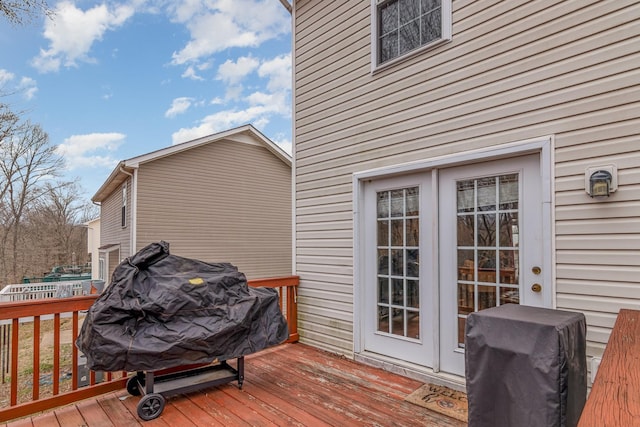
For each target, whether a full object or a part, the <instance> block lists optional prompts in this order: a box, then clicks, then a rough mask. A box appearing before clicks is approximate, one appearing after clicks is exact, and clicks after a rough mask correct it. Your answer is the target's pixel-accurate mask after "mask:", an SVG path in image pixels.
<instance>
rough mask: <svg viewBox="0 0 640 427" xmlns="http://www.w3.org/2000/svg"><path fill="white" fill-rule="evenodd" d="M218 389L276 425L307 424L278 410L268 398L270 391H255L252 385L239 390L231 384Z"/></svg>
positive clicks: (298, 425)
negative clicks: (263, 392)
mask: <svg viewBox="0 0 640 427" xmlns="http://www.w3.org/2000/svg"><path fill="white" fill-rule="evenodd" d="M220 390H221V391H223V392H224V393H226V394H228V395H229V396H231V397H232V398H234V399H236V400H238V402H240V403H241V404H242V405H243V406H244V407H246V408H249V409H251V410H253V411H254V412H257V413H259V414H261V415H262V416H263V417H265V418H267V419H269V421H271V422H273V423H274V424H276V425H279V426H282V425H287V426H297V427H304V426H306V425H309V424H303V423H300V422H298V421H296V420H295V419H294V418H292V417H291V416H289V415H288V414H287V412H286V411H282V410H280V409H279V408H278V407H277V405H274V403H273V400H269V399H270V397H271V396H272V395H271V394H270V393H265V394H260V392H258V393H256V391H255V390H254V387H253V385H251V386H249V387H248V388H244V389H243V390H240V389H238V388H237V387H235V386H233V385H227V386H223V387H220ZM258 395H261V396H263V398H266V399H267V401H264V400H262V399H261V398H260V397H259V396H258ZM270 402H271V403H270ZM314 425H315V424H314Z"/></svg>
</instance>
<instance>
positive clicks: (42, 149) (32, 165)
mask: <svg viewBox="0 0 640 427" xmlns="http://www.w3.org/2000/svg"><path fill="white" fill-rule="evenodd" d="M1 128H8V127H7V126H2V125H0V129H1ZM63 166H64V163H63V159H62V158H61V157H60V156H59V155H58V154H57V153H56V147H55V146H53V145H51V144H50V143H49V137H48V135H47V134H46V133H45V132H44V131H43V130H42V128H41V127H40V126H38V125H33V124H31V123H30V122H26V123H19V122H16V123H15V124H14V125H13V126H12V127H10V129H9V131H8V132H6V133H5V135H4V137H3V138H2V139H1V140H0V190H1V191H2V193H0V194H1V195H2V199H0V227H1V228H0V257H1V258H0V262H1V264H0V268H1V271H2V273H3V276H0V279H4V280H3V282H5V283H6V282H7V281H12V282H15V281H18V280H19V279H20V277H21V272H20V271H19V270H20V269H19V266H20V265H21V259H20V258H21V251H20V247H21V245H20V237H21V231H23V230H22V228H23V220H24V218H25V217H26V215H27V213H28V212H29V210H30V209H34V208H35V206H36V202H37V201H38V200H39V199H40V198H41V197H42V196H43V195H45V194H46V192H47V191H48V190H47V186H45V184H46V183H47V182H48V181H50V180H51V179H52V178H55V176H57V175H58V173H59V171H60V170H61V169H62V167H63Z"/></svg>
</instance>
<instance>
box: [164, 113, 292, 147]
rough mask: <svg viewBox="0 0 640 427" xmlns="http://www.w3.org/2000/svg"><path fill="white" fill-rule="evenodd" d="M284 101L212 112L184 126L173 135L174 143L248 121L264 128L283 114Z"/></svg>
mask: <svg viewBox="0 0 640 427" xmlns="http://www.w3.org/2000/svg"><path fill="white" fill-rule="evenodd" d="M282 111H283V107H282V103H280V105H278V104H271V105H269V104H267V105H260V104H256V105H251V106H249V107H248V108H245V109H241V110H235V109H234V110H225V111H219V112H217V113H214V114H210V115H208V116H206V117H205V118H203V119H202V120H201V121H200V124H199V125H197V126H194V127H192V128H182V129H180V130H178V131H176V132H174V133H173V134H172V135H171V138H172V142H173V144H179V143H181V142H185V141H190V140H192V139H196V138H200V137H202V136H207V135H210V134H212V133H216V132H221V131H223V130H227V129H230V128H233V127H237V126H241V125H244V124H247V123H251V124H253V125H254V126H255V127H257V128H262V127H264V126H266V125H267V124H268V123H269V117H270V116H271V115H273V114H282Z"/></svg>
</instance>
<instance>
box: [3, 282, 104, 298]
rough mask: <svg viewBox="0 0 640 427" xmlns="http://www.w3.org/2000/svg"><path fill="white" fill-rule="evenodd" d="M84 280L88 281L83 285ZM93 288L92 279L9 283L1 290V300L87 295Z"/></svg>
mask: <svg viewBox="0 0 640 427" xmlns="http://www.w3.org/2000/svg"><path fill="white" fill-rule="evenodd" d="M83 282H88V286H89V289H87V284H86V283H85V284H84V285H83ZM90 289H91V281H90V280H72V281H68V282H39V283H23V284H19V285H7V286H5V287H4V289H2V290H0V302H8V301H11V302H13V301H26V300H34V299H44V298H67V297H72V296H77V295H86V294H87V293H89V291H90Z"/></svg>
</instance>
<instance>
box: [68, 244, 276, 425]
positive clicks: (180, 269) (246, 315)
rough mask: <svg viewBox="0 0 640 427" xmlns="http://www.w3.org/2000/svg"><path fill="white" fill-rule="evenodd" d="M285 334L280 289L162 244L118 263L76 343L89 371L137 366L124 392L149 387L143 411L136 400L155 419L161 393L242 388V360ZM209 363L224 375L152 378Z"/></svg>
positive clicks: (161, 403) (200, 371) (197, 373)
mask: <svg viewBox="0 0 640 427" xmlns="http://www.w3.org/2000/svg"><path fill="white" fill-rule="evenodd" d="M287 337H288V330H287V323H286V320H285V319H284V317H283V315H282V313H281V311H280V308H279V305H278V294H277V291H276V290H274V289H268V288H249V286H248V285H247V280H246V277H245V275H244V274H243V273H241V272H239V271H238V269H237V268H236V267H235V266H233V265H231V264H229V263H207V262H203V261H198V260H194V259H189V258H183V257H179V256H176V255H171V254H170V253H169V244H168V243H166V242H160V243H152V244H150V245H148V246H146V247H144V248H143V249H141V250H140V251H139V252H138V253H136V254H135V255H133V256H132V257H129V258H127V259H126V260H125V261H123V262H122V263H121V264H120V265H119V266H118V267H117V268H116V270H115V271H114V273H113V276H112V281H111V284H110V286H109V287H108V288H107V289H106V291H105V292H104V293H103V294H102V295H101V296H100V297H99V298H98V299H97V300H96V302H95V303H94V304H93V306H92V307H91V308H90V309H89V311H88V313H87V317H86V319H85V321H84V323H83V325H82V329H81V331H80V334H79V336H78V339H77V341H76V345H77V346H78V348H79V349H80V350H81V351H82V352H83V353H84V354H85V355H86V357H87V365H88V367H89V368H90V369H92V370H99V371H121V370H125V371H137V372H138V374H137V375H136V376H135V377H132V378H131V380H130V383H129V384H128V385H127V389H128V390H129V392H131V393H132V394H140V393H143V392H146V395H145V396H144V397H143V399H142V400H141V405H142V404H143V401H144V402H146V403H148V405H147V406H145V407H144V408H142V409H143V410H142V411H141V407H140V405H139V407H138V415H140V416H141V418H143V419H152V418H155V417H157V416H158V415H159V414H160V412H161V411H162V407H163V406H164V399H163V398H162V395H167V394H171V393H172V392H174V391H175V392H184V391H185V387H187V386H188V387H189V390H193V387H194V386H198V387H199V388H201V387H205V386H206V387H208V386H212V385H216V384H220V381H233V380H237V381H238V385H239V386H240V387H241V386H242V378H243V372H242V371H243V366H244V359H243V357H244V356H245V355H248V354H251V353H254V352H256V351H259V350H262V349H264V348H266V347H269V346H273V345H276V344H279V343H281V342H283V341H284V340H286V338H287ZM231 359H238V361H237V364H236V368H235V369H234V368H231V366H230V365H228V364H227V361H228V360H231ZM212 362H220V363H218V364H216V365H215V370H218V371H219V370H221V369H222V370H223V371H225V372H226V373H222V374H215V375H213V376H212V373H211V372H210V371H209V370H208V369H205V370H204V371H203V369H202V368H198V369H196V370H194V376H193V377H189V375H186V378H187V380H185V374H184V371H183V373H182V374H179V375H178V376H177V377H179V378H178V379H180V385H179V386H176V388H171V387H166V385H165V386H164V387H162V391H161V392H158V390H154V388H153V387H154V383H155V384H156V385H159V383H160V382H161V381H162V378H161V377H156V378H155V380H154V377H153V372H154V371H155V372H157V371H159V370H166V369H169V368H177V367H181V366H185V365H193V364H209V363H212ZM144 371H146V372H147V374H146V375H143V372H144ZM196 376H199V377H203V376H204V377H206V378H210V380H206V381H204V382H201V381H200V379H198V378H196ZM175 378H176V375H175V374H173V375H172V376H170V377H167V379H171V380H174V379H175ZM160 393H162V394H160ZM150 396H151V401H150V399H148V398H150ZM154 399H155V400H154ZM143 406H144V405H143ZM158 406H160V410H159V411H157V410H156V409H155V408H157V407H158ZM150 408H151V409H152V410H151V409H150Z"/></svg>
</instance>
